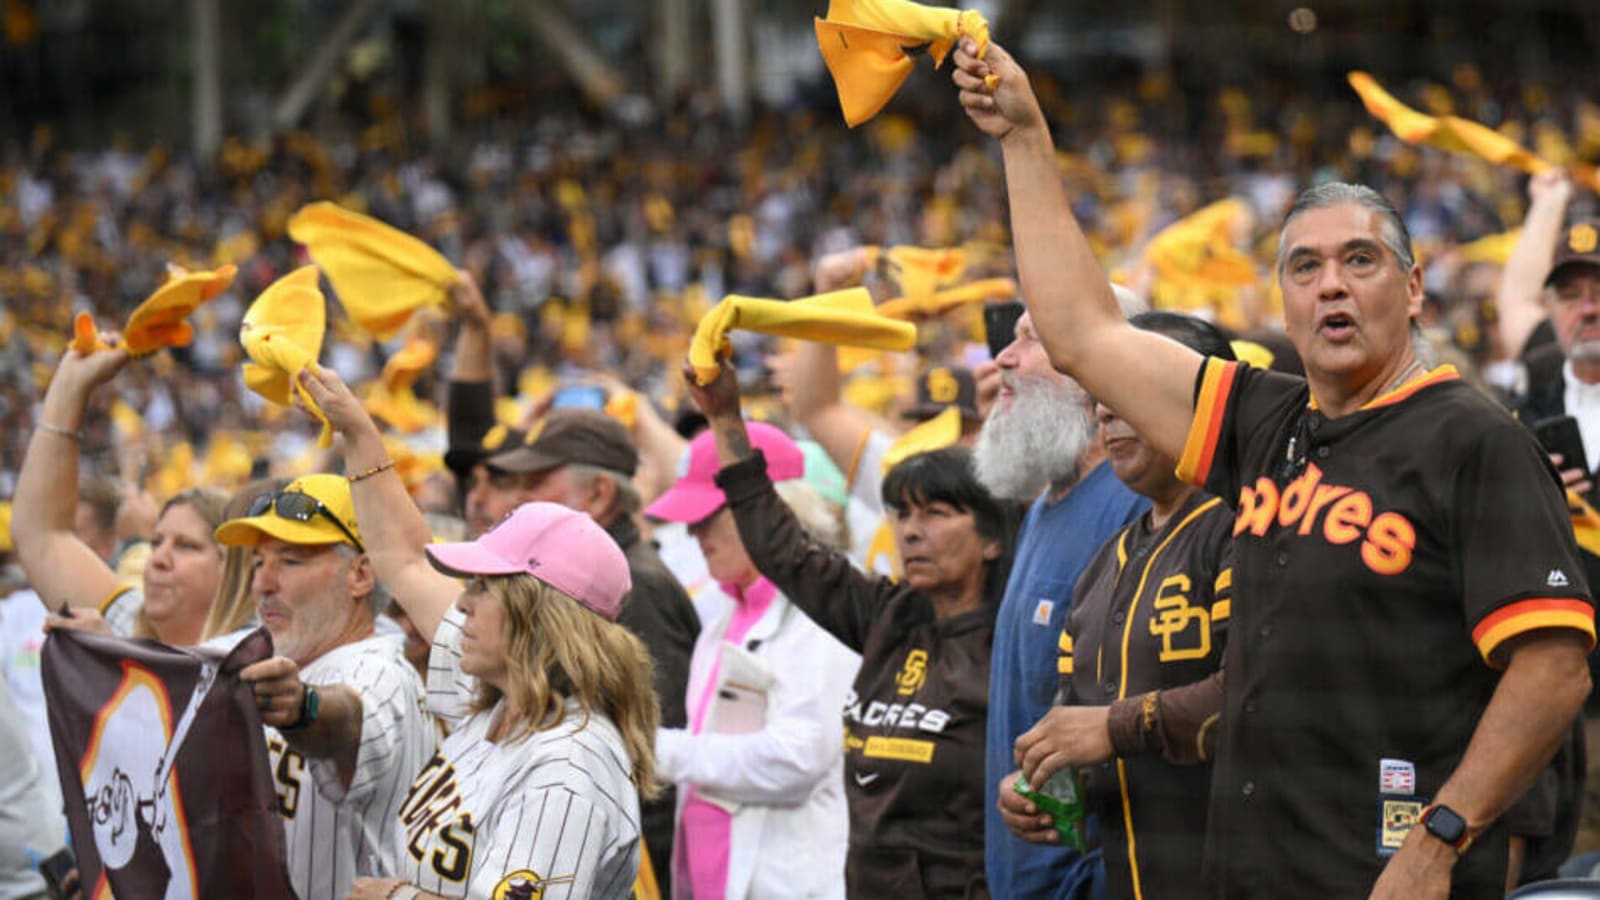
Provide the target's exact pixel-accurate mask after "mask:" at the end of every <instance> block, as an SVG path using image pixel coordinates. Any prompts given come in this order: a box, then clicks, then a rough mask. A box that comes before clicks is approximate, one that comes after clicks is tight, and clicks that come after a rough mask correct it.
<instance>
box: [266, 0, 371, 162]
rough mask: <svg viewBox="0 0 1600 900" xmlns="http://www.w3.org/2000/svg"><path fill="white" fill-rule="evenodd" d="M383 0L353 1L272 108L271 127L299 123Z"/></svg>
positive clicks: (286, 126) (274, 128)
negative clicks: (340, 59) (351, 43)
mask: <svg viewBox="0 0 1600 900" xmlns="http://www.w3.org/2000/svg"><path fill="white" fill-rule="evenodd" d="M380 5H381V3H380V0H354V2H353V3H351V4H350V6H349V7H348V8H347V9H345V12H344V15H342V16H340V17H339V21H338V23H337V24H335V25H334V26H333V31H332V32H331V33H330V34H329V35H328V37H327V38H326V39H324V40H323V42H322V44H321V45H320V46H319V47H317V49H316V51H315V52H313V53H312V54H311V61H310V62H309V63H307V64H306V67H305V69H304V70H302V71H301V72H300V74H299V76H297V77H296V78H295V79H294V80H293V81H292V82H290V84H289V87H288V89H287V90H285V91H284V92H283V96H282V97H280V98H279V100H278V103H277V105H276V106H275V107H274V108H273V111H272V127H273V130H274V131H278V132H283V131H288V130H289V129H291V128H293V127H294V126H295V125H296V124H298V123H299V121H300V117H301V116H303V115H305V113H306V110H307V109H308V108H310V106H311V102H312V101H313V100H315V99H316V97H317V92H318V91H320V90H322V89H323V88H324V87H326V86H327V83H328V78H329V76H331V75H332V74H333V69H334V66H336V65H338V63H339V58H340V57H341V56H342V55H343V54H344V52H345V50H346V49H348V48H349V46H350V42H351V41H354V40H355V39H356V38H357V37H359V36H360V34H361V30H362V29H363V28H365V27H366V26H367V24H368V23H369V22H371V21H372V17H373V16H374V15H375V14H376V13H377V12H378V7H379V6H380Z"/></svg>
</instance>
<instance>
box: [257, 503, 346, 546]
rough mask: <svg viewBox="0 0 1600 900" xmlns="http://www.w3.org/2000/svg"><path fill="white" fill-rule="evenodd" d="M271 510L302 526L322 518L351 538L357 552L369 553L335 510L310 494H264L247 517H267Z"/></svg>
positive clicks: (281, 517) (279, 516)
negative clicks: (317, 517)
mask: <svg viewBox="0 0 1600 900" xmlns="http://www.w3.org/2000/svg"><path fill="white" fill-rule="evenodd" d="M269 509H270V510H272V511H273V512H274V513H275V514H277V516H278V518H280V519H288V520H289V521H291V522H299V523H301V524H302V525H304V524H308V523H310V521H311V520H312V518H314V517H316V516H322V517H323V518H325V519H327V520H328V521H329V522H332V523H333V526H334V527H335V528H337V529H339V532H340V533H341V534H343V535H344V536H345V537H347V538H349V539H350V543H351V544H352V545H353V546H354V547H355V548H356V549H357V550H360V551H361V552H362V553H365V552H367V548H366V547H364V546H362V544H361V539H360V538H358V537H356V536H355V534H353V533H352V532H351V531H350V529H349V528H346V527H345V524H344V523H343V522H341V521H339V517H338V516H336V515H334V514H333V510H331V509H329V508H328V507H326V506H324V505H323V503H322V501H321V500H318V499H317V498H315V497H313V496H311V495H310V494H302V493H300V492H299V491H280V492H279V493H276V494H262V495H261V496H259V497H257V498H256V499H255V500H254V502H252V503H251V504H250V511H249V512H248V513H246V515H248V516H250V517H251V518H254V517H256V516H260V515H265V514H266V512H267V510H269Z"/></svg>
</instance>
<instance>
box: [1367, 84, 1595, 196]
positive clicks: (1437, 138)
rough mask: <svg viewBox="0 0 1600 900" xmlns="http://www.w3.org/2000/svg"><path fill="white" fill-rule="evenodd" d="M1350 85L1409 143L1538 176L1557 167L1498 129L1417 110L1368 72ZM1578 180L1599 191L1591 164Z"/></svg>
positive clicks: (1577, 170)
mask: <svg viewBox="0 0 1600 900" xmlns="http://www.w3.org/2000/svg"><path fill="white" fill-rule="evenodd" d="M1346 77H1347V78H1348V79H1349V81H1350V86H1351V87H1352V88H1355V91H1356V93H1357V94H1359V95H1360V96H1361V102H1362V104H1363V105H1365V106H1366V107H1367V112H1369V113H1372V115H1373V116H1374V117H1376V118H1377V119H1378V120H1379V121H1381V122H1383V123H1384V124H1385V125H1388V126H1389V130H1391V131H1393V132H1394V133H1395V136H1396V137H1398V138H1400V140H1402V141H1405V142H1406V143H1408V144H1426V145H1428V146H1430V147H1437V148H1439V149H1440V150H1449V151H1451V152H1453V153H1466V154H1470V155H1472V156H1476V157H1478V158H1479V159H1482V160H1485V161H1487V162H1490V163H1493V164H1495V165H1497V166H1510V167H1511V168H1513V169H1517V170H1518V171H1521V172H1526V173H1528V174H1530V175H1536V174H1538V173H1540V172H1543V171H1545V170H1547V169H1553V168H1555V165H1554V164H1553V163H1551V162H1549V161H1548V160H1545V159H1542V158H1540V157H1539V156H1537V155H1535V154H1534V153H1533V152H1532V151H1530V150H1527V149H1526V148H1524V147H1522V146H1521V145H1519V144H1518V143H1517V142H1516V141H1513V140H1512V139H1510V138H1508V137H1506V136H1505V135H1503V134H1501V133H1500V132H1498V131H1495V130H1494V129H1492V128H1489V127H1488V126H1486V125H1481V124H1479V123H1477V122H1474V121H1472V120H1470V119H1463V118H1461V117H1460V116H1437V117H1436V116H1430V115H1427V114H1425V113H1420V112H1417V111H1416V110H1414V109H1412V108H1411V107H1409V106H1406V105H1405V104H1404V103H1401V102H1400V101H1399V100H1396V99H1395V98H1394V97H1393V96H1392V95H1391V94H1390V93H1389V92H1388V91H1385V90H1384V89H1383V88H1382V87H1381V86H1380V85H1379V84H1378V82H1377V81H1376V80H1375V79H1374V78H1373V77H1372V76H1371V75H1368V74H1367V73H1366V72H1361V71H1355V72H1351V73H1349V75H1348V76H1346ZM1571 172H1572V175H1573V177H1574V179H1575V180H1577V181H1580V182H1582V183H1584V184H1586V185H1588V186H1589V187H1591V188H1595V189H1596V190H1600V177H1597V176H1596V174H1595V169H1594V168H1592V167H1588V166H1574V167H1573V168H1572V170H1571Z"/></svg>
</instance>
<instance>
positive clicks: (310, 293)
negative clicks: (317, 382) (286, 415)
mask: <svg viewBox="0 0 1600 900" xmlns="http://www.w3.org/2000/svg"><path fill="white" fill-rule="evenodd" d="M327 325H328V311H327V307H326V304H325V302H324V300H323V299H322V289H321V288H319V287H318V286H317V267H316V266H301V267H300V268H298V269H295V270H294V271H293V272H290V273H289V274H287V275H285V276H283V277H282V278H279V279H278V280H277V281H274V282H273V283H272V284H271V285H269V286H268V287H267V289H266V290H264V291H262V292H261V296H259V297H257V298H256V301H255V302H254V303H252V304H250V309H249V310H248V311H247V312H245V314H244V323H243V324H242V325H240V326H239V343H241V344H243V345H244V352H245V353H246V354H247V355H248V356H249V357H250V359H251V362H247V363H245V364H244V383H245V386H246V387H248V388H250V390H252V391H255V392H256V393H258V394H260V395H261V396H263V397H265V398H267V399H268V400H271V401H272V402H273V403H277V404H281V405H285V406H287V405H288V403H289V398H290V396H291V395H292V394H294V393H296V392H298V393H299V394H300V399H301V400H302V401H304V403H305V404H306V408H307V409H309V410H311V414H312V415H314V416H316V417H317V418H318V419H319V420H320V421H321V422H322V434H321V435H320V436H319V437H318V438H317V445H318V446H320V447H327V446H330V445H331V444H332V443H333V426H332V425H330V424H329V423H328V418H327V416H324V415H323V414H322V410H320V409H318V408H317V404H316V403H315V402H314V401H313V400H312V399H311V395H310V394H308V393H306V390H305V388H303V387H301V386H300V384H299V382H298V381H296V378H297V377H298V376H299V374H300V371H301V370H302V369H304V368H305V367H306V366H309V365H315V364H316V361H317V357H318V356H320V355H322V335H323V333H324V332H325V331H326V330H327Z"/></svg>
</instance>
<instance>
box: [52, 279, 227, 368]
mask: <svg viewBox="0 0 1600 900" xmlns="http://www.w3.org/2000/svg"><path fill="white" fill-rule="evenodd" d="M237 271H238V270H237V269H235V268H234V267H233V266H223V267H221V268H220V269H216V270H214V271H211V272H190V271H187V270H185V269H183V268H181V267H179V266H174V265H168V266H167V278H166V281H164V282H162V284H161V286H160V287H159V288H156V291H155V293H153V294H151V295H150V296H149V297H147V298H145V301H144V302H143V303H140V304H139V306H138V307H137V308H136V309H134V311H133V314H132V315H130V316H129V317H128V324H127V325H126V326H124V328H123V330H122V346H123V347H125V348H126V349H127V351H128V354H129V355H130V356H135V357H138V356H148V355H149V354H151V353H154V352H156V351H157V350H160V349H162V348H163V347H187V346H189V344H190V342H192V341H193V340H194V327H193V326H191V325H190V324H189V323H188V322H186V321H184V320H185V319H186V318H188V316H189V314H190V313H192V312H194V311H195V310H196V309H198V308H199V307H200V305H201V304H203V303H205V302H207V301H209V300H211V299H212V298H214V297H216V296H217V295H219V294H221V293H222V292H223V291H226V290H227V289H228V287H229V285H231V284H233V276H234V274H235V273H236V272H237ZM71 346H72V348H73V349H74V350H77V351H78V354H79V355H80V356H88V355H89V354H91V353H94V352H96V351H98V350H106V349H109V347H110V345H109V344H107V343H106V342H105V341H104V340H103V339H102V338H101V337H100V330H99V329H98V328H96V327H95V324H94V317H93V316H91V315H89V314H88V313H86V312H80V313H78V315H77V316H76V317H75V318H74V319H73V320H72V344H71Z"/></svg>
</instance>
